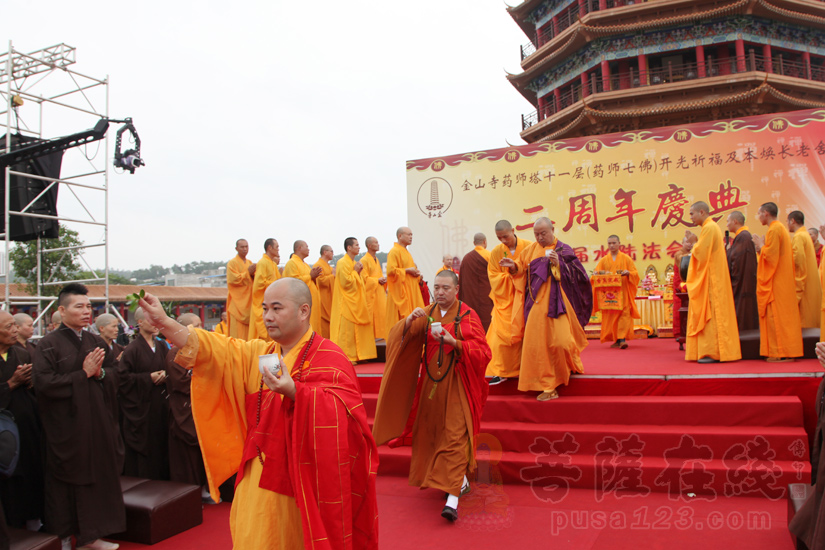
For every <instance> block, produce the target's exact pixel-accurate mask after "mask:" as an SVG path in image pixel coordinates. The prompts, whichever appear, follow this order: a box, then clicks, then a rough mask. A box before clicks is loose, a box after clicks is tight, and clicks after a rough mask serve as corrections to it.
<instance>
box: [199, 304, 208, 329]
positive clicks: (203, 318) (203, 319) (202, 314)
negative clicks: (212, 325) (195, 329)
mask: <svg viewBox="0 0 825 550" xmlns="http://www.w3.org/2000/svg"><path fill="white" fill-rule="evenodd" d="M198 314H199V315H200V317H201V326H202V327H203V326H206V306H205V305H204V304H201V305H200V306H199V307H198Z"/></svg>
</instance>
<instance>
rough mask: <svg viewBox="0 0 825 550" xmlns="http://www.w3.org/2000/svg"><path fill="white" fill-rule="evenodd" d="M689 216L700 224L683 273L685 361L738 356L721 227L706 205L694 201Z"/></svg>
mask: <svg viewBox="0 0 825 550" xmlns="http://www.w3.org/2000/svg"><path fill="white" fill-rule="evenodd" d="M690 219H691V220H692V221H693V223H695V224H696V225H698V226H701V228H702V229H701V231H700V232H699V240H698V241H697V242H696V244H695V245H694V246H693V250H692V251H691V253H690V265H689V266H688V272H687V292H688V297H689V298H690V301H689V302H688V317H687V341H686V344H687V346H686V347H687V350H686V351H685V360H687V361H697V360H698V362H699V363H717V362H719V361H738V360H739V359H742V349H741V347H740V344H739V327H738V325H737V323H736V306H735V305H734V302H733V287H732V286H731V283H730V271H729V270H728V257H727V254H726V252H725V243H724V241H723V240H722V230H721V229H720V228H719V225H717V223H716V222H715V221H713V219H712V218H711V217H710V206H708V204H707V203H706V202H702V201H699V202H696V203H694V204H693V206H691V207H690Z"/></svg>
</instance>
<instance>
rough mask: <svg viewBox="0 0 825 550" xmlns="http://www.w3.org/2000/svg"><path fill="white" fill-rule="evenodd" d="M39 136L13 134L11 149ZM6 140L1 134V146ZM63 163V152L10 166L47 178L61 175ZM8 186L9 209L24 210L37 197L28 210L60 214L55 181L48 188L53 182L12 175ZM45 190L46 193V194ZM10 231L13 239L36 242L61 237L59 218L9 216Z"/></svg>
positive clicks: (1, 199)
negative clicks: (58, 212) (40, 239)
mask: <svg viewBox="0 0 825 550" xmlns="http://www.w3.org/2000/svg"><path fill="white" fill-rule="evenodd" d="M40 141H43V140H40V139H37V138H33V137H29V136H22V135H20V134H13V135H12V136H11V150H12V151H13V150H14V149H16V148H18V147H24V146H26V145H32V144H35V143H38V142H40ZM5 143H6V138H5V136H3V137H0V148H3V147H4V146H5ZM62 163H63V151H57V152H55V153H50V154H48V155H44V156H41V157H38V158H35V159H32V160H29V161H25V162H21V163H18V164H15V165H13V166H11V169H12V170H13V171H15V172H25V173H26V174H33V175H36V176H42V177H46V178H59V177H60V166H61V164H62ZM9 179H10V185H9V210H10V211H14V212H21V211H22V210H23V209H24V208H26V206H28V205H29V203H31V202H32V201H33V200H34V199H35V198H36V199H37V200H36V201H35V202H34V204H32V205H31V206H30V207H29V208H28V209H27V210H26V212H27V213H31V214H41V215H47V216H57V189H58V184H54V185H52V186H51V188H50V189H49V190H48V191H45V190H46V188H48V187H49V185H50V183H51V182H48V181H43V180H40V179H35V178H28V177H25V176H15V175H11V176H10V178H9ZM0 189H2V193H0V206H2V207H3V210H0V232H3V231H4V230H5V218H4V217H3V216H4V215H5V204H4V203H5V200H6V195H5V174H4V173H1V172H0ZM44 191H45V193H44ZM9 225H11V231H10V232H9V233H10V235H9V238H10V239H11V240H12V241H33V240H35V239H37V238H38V237H41V238H43V239H56V238H57V236H58V229H59V227H58V223H57V220H50V219H44V218H30V217H24V216H15V215H13V214H12V215H10V216H9Z"/></svg>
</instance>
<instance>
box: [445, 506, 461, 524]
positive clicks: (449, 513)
mask: <svg viewBox="0 0 825 550" xmlns="http://www.w3.org/2000/svg"><path fill="white" fill-rule="evenodd" d="M441 517H442V518H444V519H446V520H448V521H456V520H457V519H458V510H456V509H455V508H450V507H449V506H445V507H444V509H443V510H441Z"/></svg>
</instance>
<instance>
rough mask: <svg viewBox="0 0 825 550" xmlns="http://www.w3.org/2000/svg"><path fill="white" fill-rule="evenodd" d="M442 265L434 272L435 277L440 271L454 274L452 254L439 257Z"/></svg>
mask: <svg viewBox="0 0 825 550" xmlns="http://www.w3.org/2000/svg"><path fill="white" fill-rule="evenodd" d="M441 262H442V265H441V267H439V268H438V271H436V272H435V274H436V275H438V274H439V273H441V272H442V271H452V272H453V273H455V272H456V271H455V269H454V268H453V255H452V254H444V256H442V257H441Z"/></svg>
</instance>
